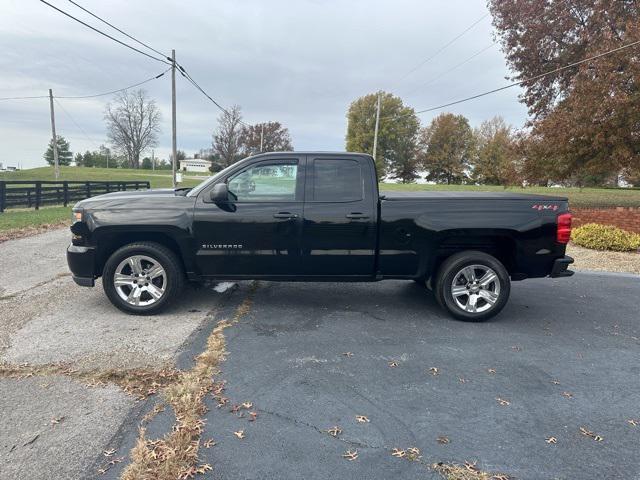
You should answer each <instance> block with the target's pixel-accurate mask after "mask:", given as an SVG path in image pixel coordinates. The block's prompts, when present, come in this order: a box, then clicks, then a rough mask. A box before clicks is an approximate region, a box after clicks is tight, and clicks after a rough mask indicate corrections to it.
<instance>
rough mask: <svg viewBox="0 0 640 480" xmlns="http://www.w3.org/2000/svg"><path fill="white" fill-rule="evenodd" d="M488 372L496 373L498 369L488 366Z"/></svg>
mask: <svg viewBox="0 0 640 480" xmlns="http://www.w3.org/2000/svg"><path fill="white" fill-rule="evenodd" d="M487 372H489V373H491V374H494V373H496V369H495V368H487Z"/></svg>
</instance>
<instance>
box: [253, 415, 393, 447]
mask: <svg viewBox="0 0 640 480" xmlns="http://www.w3.org/2000/svg"><path fill="white" fill-rule="evenodd" d="M255 410H258V411H259V412H262V413H266V414H267V415H273V416H274V417H278V418H281V419H282V420H287V421H289V422H292V423H293V424H295V425H304V426H305V427H309V428H312V429H313V430H315V431H316V432H318V433H320V434H322V435H329V433H328V432H327V430H323V429H321V428H319V427H317V426H316V425H313V424H311V423H308V422H305V421H303V420H298V419H297V418H293V417H289V416H288V415H284V414H282V413H278V412H271V411H269V410H265V409H263V408H256V409H255ZM329 436H330V437H333V438H335V439H336V440H339V441H341V442H342V443H346V444H347V445H351V446H353V447H361V448H372V449H388V450H391V448H389V447H387V446H386V445H370V444H368V443H365V442H358V441H355V440H348V439H346V438H342V437H339V436H336V437H334V436H333V435H329Z"/></svg>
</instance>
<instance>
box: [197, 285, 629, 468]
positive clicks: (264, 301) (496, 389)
mask: <svg viewBox="0 0 640 480" xmlns="http://www.w3.org/2000/svg"><path fill="white" fill-rule="evenodd" d="M638 294H640V279H639V278H638V277H635V278H633V277H624V276H609V275H594V274H576V275H575V276H574V277H572V278H570V279H558V280H550V279H544V280H530V281H527V282H522V283H515V284H514V288H513V293H512V298H511V301H510V304H509V305H508V306H507V307H506V309H505V310H504V312H503V313H502V314H501V315H500V316H499V317H498V318H496V319H495V320H494V321H492V322H489V323H484V324H469V323H462V322H456V321H452V320H450V319H449V318H448V317H446V316H445V315H444V314H443V313H441V312H440V310H439V309H438V308H437V307H436V305H435V303H434V300H433V298H432V297H431V296H430V295H428V294H426V293H425V292H424V291H423V290H422V289H421V288H420V287H419V286H417V285H414V284H413V283H411V282H382V283H378V284H352V285H344V284H341V285H337V284H286V285H285V284H270V283H269V284H268V283H262V284H261V286H260V288H258V290H257V292H256V294H255V299H254V305H255V307H254V309H253V311H252V313H251V314H249V316H247V318H246V319H245V320H244V321H242V322H241V323H240V324H238V325H236V326H235V327H234V328H232V329H230V330H228V333H227V342H228V347H227V348H228V350H229V352H230V355H229V358H228V359H227V361H226V362H225V364H224V365H223V369H224V373H223V375H222V376H223V377H224V379H225V380H226V381H227V389H226V395H227V396H228V397H229V398H230V405H233V404H240V403H242V402H251V403H253V409H254V410H255V411H256V412H257V413H258V417H257V419H256V420H255V421H253V422H249V421H248V417H247V416H246V413H245V414H244V415H242V416H239V414H238V413H231V412H230V408H227V407H226V406H225V407H224V408H215V402H211V405H210V406H211V409H210V413H209V414H208V415H207V427H206V431H205V434H204V436H203V438H209V437H211V438H213V439H215V440H216V441H217V442H218V444H217V445H216V446H215V447H213V448H211V449H203V451H202V452H203V455H201V457H203V461H204V462H207V463H210V464H211V465H213V466H214V475H213V476H214V478H221V479H222V478H224V479H231V478H233V479H271V478H273V479H276V478H277V479H284V478H305V479H315V478H318V479H320V478H322V479H326V478H358V479H359V478H362V479H389V478H439V477H438V476H437V475H436V474H435V473H434V472H432V471H430V470H428V469H427V467H426V465H425V464H427V465H428V464H431V463H433V462H440V461H444V462H459V463H462V462H464V461H477V462H478V463H477V464H478V466H480V467H482V468H483V469H484V470H487V471H491V472H503V473H506V474H508V475H510V476H511V477H512V478H520V479H576V478H580V479H613V478H628V479H631V478H638V476H639V475H640V466H639V465H638V462H637V459H638V456H637V454H638V446H639V445H640V425H638V426H634V425H633V424H632V423H629V422H628V420H634V419H635V420H640V388H639V387H638V385H639V384H638V379H639V378H640V349H639V347H640V315H639V312H640V310H639V309H638V303H637V301H638ZM347 352H350V353H352V355H345V354H346V353H347ZM390 362H395V363H390ZM396 364H397V366H393V365H396ZM433 368H435V369H437V370H433ZM501 400H502V402H501ZM507 402H508V403H507ZM357 415H364V416H366V417H367V418H368V419H369V422H365V423H359V422H357V420H356V416H357ZM333 426H339V427H340V428H341V429H342V434H341V435H340V436H339V437H338V438H333V437H331V436H330V435H328V434H327V433H326V432H325V430H327V429H330V428H331V427H333ZM580 427H584V428H585V429H586V430H587V431H588V432H592V433H593V435H599V436H601V437H602V438H603V440H602V441H597V439H595V438H594V436H587V435H585V434H583V433H581V431H580ZM239 430H244V434H245V438H244V439H242V440H240V439H238V438H236V436H235V435H234V433H233V432H236V431H239ZM438 437H446V438H447V439H448V440H449V443H448V444H443V443H439V442H438V441H437V439H438ZM550 437H555V439H556V443H547V439H548V438H550ZM440 440H441V441H444V439H443V438H441V439H440ZM409 447H417V448H418V449H419V450H420V452H421V455H422V462H420V463H418V462H410V461H407V460H405V459H401V458H396V457H394V456H392V455H391V451H392V449H393V448H399V449H407V448H409ZM346 450H352V451H353V450H357V451H358V458H357V459H356V460H354V461H347V460H345V459H344V458H342V455H343V453H344V452H345V451H346Z"/></svg>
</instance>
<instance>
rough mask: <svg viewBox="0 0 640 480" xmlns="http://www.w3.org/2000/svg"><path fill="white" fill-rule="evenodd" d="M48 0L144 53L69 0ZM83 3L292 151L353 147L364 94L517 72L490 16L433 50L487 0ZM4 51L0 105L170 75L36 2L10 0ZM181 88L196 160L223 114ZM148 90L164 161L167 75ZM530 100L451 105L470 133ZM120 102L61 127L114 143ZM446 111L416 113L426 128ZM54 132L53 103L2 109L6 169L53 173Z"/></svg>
mask: <svg viewBox="0 0 640 480" xmlns="http://www.w3.org/2000/svg"><path fill="white" fill-rule="evenodd" d="M48 1H49V2H50V3H52V4H54V5H56V6H57V7H59V8H61V9H63V10H65V11H67V12H69V13H71V14H72V15H74V16H76V17H78V18H80V19H82V20H84V21H86V22H88V23H91V24H92V25H94V26H96V27H97V28H99V29H100V30H103V31H105V32H108V33H109V34H113V35H114V36H117V37H118V38H121V39H123V40H124V41H126V42H127V43H130V44H132V45H136V44H135V43H134V42H133V41H132V40H129V39H126V38H125V37H122V36H120V35H119V34H118V33H117V32H115V31H112V30H110V29H109V27H108V26H106V25H104V24H101V23H99V22H98V21H97V20H95V19H93V18H92V17H90V16H89V15H88V14H86V13H84V12H82V11H81V10H80V9H78V8H77V7H76V6H74V5H73V4H72V3H70V2H69V1H65V0H48ZM76 3H78V4H80V5H82V6H83V7H85V8H87V9H89V10H91V11H93V12H94V13H95V14H97V15H99V16H101V17H102V18H104V19H106V20H108V21H109V22H110V23H112V24H114V25H115V26H117V27H119V28H121V29H122V30H124V31H125V32H127V33H129V34H130V35H132V36H134V37H136V38H138V39H139V40H141V41H143V42H145V43H147V44H148V45H150V46H152V47H153V48H155V49H157V50H159V51H162V52H167V55H170V52H171V49H172V48H173V49H175V50H176V59H177V61H178V62H179V63H180V64H182V65H183V66H184V67H185V68H186V69H187V71H188V72H189V73H190V74H191V76H192V77H193V78H194V79H195V80H196V81H197V82H198V83H199V84H200V85H201V87H202V88H203V89H204V90H205V91H207V92H208V93H209V94H210V95H211V96H212V97H213V98H215V99H216V100H217V101H218V102H219V103H221V104H223V105H225V106H229V105H232V104H237V105H240V106H241V108H242V113H243V119H244V121H245V122H247V123H259V122H263V121H279V122H281V123H282V124H283V125H284V126H286V127H287V128H288V129H289V131H290V133H291V136H292V139H293V145H294V148H295V149H296V150H333V151H340V150H344V148H345V133H346V128H347V122H346V112H347V108H348V106H349V104H350V103H351V102H352V101H353V100H355V99H356V98H358V97H359V96H362V95H366V94H368V93H373V92H376V91H377V90H380V89H382V90H385V91H389V92H391V93H393V94H395V95H398V96H400V97H401V98H402V99H403V101H404V103H405V105H408V106H411V107H414V108H415V109H416V110H421V109H426V108H430V107H433V106H437V105H440V104H443V103H447V102H449V101H452V100H457V99H460V98H464V97H467V96H470V95H473V94H476V93H480V92H483V91H486V90H490V89H493V88H496V87H499V86H502V85H505V84H507V83H509V81H508V80H507V78H508V77H509V76H510V75H511V72H510V71H509V69H508V67H507V65H506V62H505V59H504V55H503V53H502V52H501V50H500V46H499V45H493V46H491V45H492V43H493V42H494V38H493V27H492V25H491V16H490V15H489V16H486V17H485V18H484V19H482V20H481V21H480V22H479V23H477V25H476V26H474V27H473V28H472V29H470V30H469V31H468V32H467V33H465V34H464V35H463V36H461V37H460V38H459V39H458V40H456V41H455V42H453V43H452V44H451V45H450V46H448V47H447V48H446V49H444V50H442V51H441V52H440V53H438V54H437V55H435V56H434V54H436V53H437V52H438V51H439V50H441V49H442V47H443V46H444V45H446V44H447V43H449V42H450V41H451V40H452V39H454V38H455V37H456V36H458V35H459V34H460V33H461V32H463V31H464V30H465V29H467V28H468V27H469V26H471V25H472V24H473V23H475V22H476V21H478V20H479V19H481V18H482V17H483V16H484V15H486V14H487V13H488V10H487V7H486V4H485V2H484V0H447V1H444V0H393V1H389V0H387V1H384V0H349V1H344V0H270V1H269V2H265V1H264V0H261V1H260V0H242V1H239V0H217V1H215V2H212V1H210V0H209V1H207V0H190V1H188V2H184V1H183V2H178V1H170V0H136V1H130V0H129V1H123V0H108V1H105V0H102V1H98V0H77V1H76ZM136 46H137V47H140V46H139V45H136ZM140 48H141V49H143V50H144V48H142V47H140ZM0 49H1V51H2V52H3V54H2V55H1V56H0V71H1V72H2V74H1V75H0V98H2V97H14V96H33V95H47V94H48V89H49V88H51V89H53V92H54V95H60V96H77V95H91V94H96V93H102V92H106V91H110V90H115V89H119V88H123V87H126V86H128V85H132V84H134V83H138V82H140V81H142V80H145V79H147V78H150V77H153V76H155V75H157V74H159V73H161V72H162V71H164V70H165V69H166V68H167V66H166V65H164V64H162V63H159V62H157V61H155V60H152V59H149V58H147V57H145V56H143V55H141V54H139V53H136V52H134V51H131V50H129V49H127V48H125V47H123V46H121V45H119V44H117V43H115V42H113V41H112V40H109V39H107V38H105V37H102V36H101V35H99V34H97V33H95V32H93V31H91V30H89V29H87V28H86V27H84V26H82V25H80V24H78V23H76V22H75V21H73V20H71V19H69V18H68V17H65V16H64V15H62V14H61V13H59V12H56V11H55V10H53V9H52V8H50V7H48V6H47V5H45V4H44V3H41V2H40V1H38V0H3V6H2V15H1V16H0ZM150 53H151V52H150ZM476 54H477V55H476ZM474 55H475V57H474V58H472V59H471V60H469V61H467V62H466V63H464V64H462V65H460V64H461V63H463V62H465V61H466V60H467V59H469V58H470V57H473V56H474ZM432 57H433V58H432ZM425 60H428V61H427V62H425ZM421 64H422V65H421ZM419 65H420V66H419ZM458 65H460V66H458ZM418 66H419V68H416V67H418ZM456 66H458V67H457V68H455V69H454V67H456ZM452 69H453V70H452ZM412 70H414V71H412ZM449 70H451V71H449ZM176 82H177V135H178V148H179V149H181V150H184V151H185V152H186V153H187V154H188V155H189V156H191V155H192V154H193V153H194V152H197V151H198V150H199V149H200V148H208V147H210V146H211V139H212V133H213V131H214V130H215V128H216V120H217V118H218V116H219V114H220V111H219V110H217V109H216V107H215V106H214V105H213V104H212V103H210V102H209V101H208V100H207V99H206V98H205V97H204V96H203V95H202V94H201V93H200V92H198V91H197V90H196V89H195V88H194V87H193V86H192V85H191V84H189V83H188V82H186V81H185V79H184V78H181V77H180V76H178V78H177V79H176ZM144 88H145V89H146V90H147V91H148V93H149V95H150V96H151V97H152V98H153V99H155V101H156V102H157V104H158V106H159V109H160V111H161V113H162V122H161V129H162V133H161V135H160V141H159V145H158V147H157V148H156V149H155V153H156V157H159V158H168V155H169V153H170V150H171V78H170V75H169V74H166V75H164V76H163V77H161V78H159V79H157V80H153V81H151V82H149V83H147V84H145V85H144ZM520 94H521V91H520V90H519V87H516V88H512V89H508V90H505V91H502V92H499V93H497V94H493V95H489V96H486V97H483V98H480V99H477V100H474V101H470V102H466V103H463V104H460V105H456V106H454V107H449V108H448V109H446V110H445V111H449V112H453V113H456V114H463V115H465V116H466V117H467V118H468V119H469V121H470V123H471V125H472V126H477V125H479V124H480V123H481V122H482V121H483V120H486V119H489V118H491V117H493V116H495V115H501V116H502V117H504V118H505V120H506V121H507V122H508V123H510V124H512V125H514V126H515V127H521V126H522V125H523V124H524V122H525V120H526V118H527V111H526V108H525V106H524V105H522V104H521V103H520V102H519V100H518V96H519V95H520ZM111 98H112V97H110V96H106V97H99V98H94V99H83V100H72V99H59V100H58V101H57V102H58V103H56V104H55V107H56V129H57V133H58V135H63V136H64V137H65V138H67V140H69V142H70V144H71V150H72V151H73V152H78V151H82V152H84V151H85V150H97V149H98V147H99V146H100V145H101V144H103V143H106V130H105V123H104V118H103V115H104V109H105V105H106V104H107V102H108V101H109V100H110V99H111ZM438 113H440V112H430V113H428V114H423V115H420V120H421V123H422V125H425V126H426V125H428V124H429V122H430V121H431V120H432V119H433V118H434V116H436V115H437V114H438ZM50 138H51V124H50V113H49V101H48V99H46V98H43V99H30V100H8V101H0V146H1V148H0V162H1V163H4V164H5V165H12V166H21V167H22V168H32V167H37V166H43V165H45V162H44V160H43V153H44V150H45V149H46V145H47V143H48V141H49V139H50Z"/></svg>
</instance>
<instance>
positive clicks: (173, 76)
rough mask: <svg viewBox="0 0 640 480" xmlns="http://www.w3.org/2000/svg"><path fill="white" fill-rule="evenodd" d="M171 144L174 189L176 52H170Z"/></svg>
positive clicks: (176, 147) (174, 186)
mask: <svg viewBox="0 0 640 480" xmlns="http://www.w3.org/2000/svg"><path fill="white" fill-rule="evenodd" d="M171 143H172V151H173V155H172V156H173V162H172V170H173V188H176V186H177V185H176V165H177V158H178V145H177V139H176V51H175V50H171Z"/></svg>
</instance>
